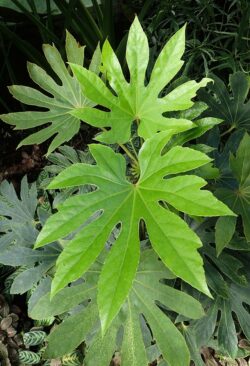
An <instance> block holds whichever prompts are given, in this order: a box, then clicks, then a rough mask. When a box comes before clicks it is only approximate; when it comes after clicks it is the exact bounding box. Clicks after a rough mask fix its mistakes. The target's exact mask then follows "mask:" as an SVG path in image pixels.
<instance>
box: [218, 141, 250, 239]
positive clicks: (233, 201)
mask: <svg viewBox="0 0 250 366" xmlns="http://www.w3.org/2000/svg"><path fill="white" fill-rule="evenodd" d="M249 151H250V137H249V135H248V134H245V135H244V137H243V139H242V140H241V143H240V145H239V148H238V150H237V152H236V156H234V155H231V156H230V167H231V170H232V173H233V175H234V177H235V179H236V182H235V185H234V186H232V187H228V188H224V187H222V188H218V189H217V191H216V194H217V196H218V197H219V198H220V199H221V200H222V201H224V202H225V203H227V204H228V205H229V207H231V208H232V210H234V211H235V212H237V213H238V214H239V215H240V216H241V217H242V221H243V227H244V234H245V236H246V238H247V240H248V241H250V205H249V199H250V160H249Z"/></svg>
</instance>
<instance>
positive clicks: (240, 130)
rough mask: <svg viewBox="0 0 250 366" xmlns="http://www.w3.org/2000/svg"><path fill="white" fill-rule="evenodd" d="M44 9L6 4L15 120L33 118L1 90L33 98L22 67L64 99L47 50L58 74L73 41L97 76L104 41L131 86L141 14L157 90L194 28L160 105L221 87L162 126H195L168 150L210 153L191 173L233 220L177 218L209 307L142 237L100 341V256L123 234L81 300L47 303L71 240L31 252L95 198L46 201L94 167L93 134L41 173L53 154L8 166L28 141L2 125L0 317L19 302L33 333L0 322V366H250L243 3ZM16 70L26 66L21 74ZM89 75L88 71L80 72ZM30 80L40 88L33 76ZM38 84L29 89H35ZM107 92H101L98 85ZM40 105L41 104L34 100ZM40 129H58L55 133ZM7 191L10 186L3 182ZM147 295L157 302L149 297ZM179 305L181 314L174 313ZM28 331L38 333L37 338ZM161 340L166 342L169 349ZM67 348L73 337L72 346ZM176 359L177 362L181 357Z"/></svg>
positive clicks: (9, 104) (4, 69)
mask: <svg viewBox="0 0 250 366" xmlns="http://www.w3.org/2000/svg"><path fill="white" fill-rule="evenodd" d="M41 4H42V2H36V1H34V0H30V1H28V0H27V1H21V0H11V2H6V1H2V2H0V7H1V16H0V30H1V36H0V53H1V56H2V60H3V62H2V66H1V69H0V77H1V80H2V86H3V87H2V88H1V96H0V102H1V107H2V113H4V114H6V113H8V112H15V111H17V110H18V111H20V108H21V109H22V110H23V112H24V113H28V112H27V110H26V107H25V105H24V104H19V102H18V101H13V100H12V99H11V98H10V96H9V94H8V93H7V89H6V88H5V85H9V84H21V83H23V84H26V85H27V83H28V85H30V87H34V84H32V83H30V81H29V80H28V74H27V72H26V65H25V63H26V61H27V60H28V61H30V62H32V63H35V64H37V65H38V66H39V67H40V68H39V69H38V68H37V75H39V73H40V72H41V70H42V69H43V70H44V71H43V72H46V73H47V74H48V76H47V78H48V79H47V80H49V83H50V82H51V80H55V82H56V83H58V85H60V80H59V79H60V75H59V74H58V72H57V71H58V70H54V71H56V72H54V71H53V67H52V69H51V68H50V66H49V63H48V62H47V61H46V59H45V58H44V56H43V53H42V51H41V44H42V43H48V44H52V43H53V44H54V47H50V46H46V47H47V49H49V50H51V52H52V51H53V52H57V51H56V49H58V50H59V52H58V53H57V55H58V59H59V58H60V55H61V56H62V59H63V61H65V62H66V61H67V60H69V61H71V62H72V61H73V62H74V63H77V62H76V60H74V59H70V49H69V47H68V50H67V46H66V52H65V46H64V39H65V29H68V30H69V31H70V33H71V34H73V36H74V37H75V39H77V41H79V43H80V44H84V45H86V46H87V47H86V50H85V60H84V65H85V66H87V67H89V65H90V68H91V67H92V69H93V67H94V66H93V63H92V66H91V59H92V56H93V53H94V51H95V50H96V47H97V45H98V42H99V43H100V45H101V46H102V45H103V43H104V42H105V39H106V38H108V40H109V42H110V44H111V46H112V47H113V48H114V49H115V51H116V54H117V56H118V59H119V61H120V64H121V67H122V69H123V72H124V75H125V77H127V75H128V71H129V70H128V67H127V65H126V62H125V45H126V40H127V30H128V29H129V26H130V23H131V22H132V20H133V18H134V14H135V13H137V14H138V16H139V19H140V21H141V22H142V25H143V28H144V30H145V32H146V34H147V36H148V39H149V46H150V52H149V66H148V68H147V70H146V72H147V73H146V80H149V77H150V74H151V72H152V69H153V65H154V62H155V60H156V58H157V56H158V54H159V52H160V50H161V49H162V47H163V46H164V44H165V43H166V41H167V40H168V39H169V38H170V37H171V36H172V35H173V33H175V32H176V31H177V30H178V29H180V28H181V27H182V26H183V25H184V24H185V23H187V40H186V52H185V54H184V60H185V61H186V63H185V67H184V69H183V70H181V72H179V73H178V74H177V76H176V78H175V79H174V81H173V82H172V83H171V84H170V85H168V86H167V87H166V88H165V89H164V91H163V92H164V95H165V94H168V95H169V93H170V94H171V92H173V90H174V89H175V88H176V87H178V86H179V85H181V84H182V83H185V82H187V81H189V80H190V79H192V78H195V79H196V80H200V79H201V78H202V77H209V78H211V79H213V80H214V83H213V84H212V83H209V84H208V86H207V88H206V89H201V90H200V91H199V92H198V97H197V99H196V103H195V104H194V106H193V107H191V106H188V108H189V109H187V110H183V111H175V112H173V111H168V112H167V113H166V115H165V117H166V118H168V119H175V118H181V119H188V120H192V121H193V123H195V124H196V128H195V133H190V131H186V132H183V133H182V134H180V135H177V136H176V137H174V138H172V139H171V141H170V142H169V144H168V146H167V148H168V149H170V148H174V146H176V145H182V146H183V148H191V149H195V150H196V151H197V153H206V154H207V155H208V156H209V157H210V158H211V159H213V162H210V163H209V164H206V165H205V166H201V167H198V166H197V167H195V168H194V170H193V172H192V174H193V173H194V174H195V175H197V176H198V177H200V178H202V179H206V181H207V182H208V184H207V186H206V189H208V190H209V191H211V192H212V193H213V194H214V195H215V196H217V197H218V198H219V199H220V200H221V201H223V202H224V203H225V204H227V205H228V207H229V208H230V209H231V210H233V211H234V212H236V213H237V214H238V216H237V218H236V217H233V216H225V217H220V218H219V219H216V218H208V217H206V218H198V217H197V216H196V215H195V214H194V213H193V214H191V215H187V214H186V213H185V214H184V215H183V219H184V220H185V222H186V223H187V224H188V225H189V227H190V228H191V229H192V230H193V231H194V232H195V234H196V235H197V236H198V237H199V238H200V240H201V241H202V243H203V248H202V249H201V250H200V253H201V256H202V258H203V261H204V264H205V265H204V268H205V275H206V280H207V283H208V287H209V290H210V292H211V293H212V295H213V298H208V297H206V296H204V295H202V294H201V293H200V292H198V291H197V290H195V289H193V288H191V286H189V285H188V284H187V283H185V282H183V281H181V280H180V279H177V278H176V277H175V276H174V275H173V274H172V273H170V272H169V271H168V270H167V269H166V268H165V267H164V266H163V265H162V263H161V262H160V261H158V260H157V257H156V256H155V255H154V254H153V253H152V250H151V249H150V244H149V240H148V237H141V238H140V239H141V240H140V246H141V250H142V253H143V254H142V260H141V263H140V267H139V269H138V271H137V274H136V280H135V281H134V282H133V287H132V289H131V291H130V292H129V296H128V300H127V302H126V303H125V304H124V306H123V307H122V308H121V309H120V312H119V314H118V316H117V317H116V318H115V320H114V321H113V322H112V324H111V327H110V328H109V329H108V330H107V333H106V334H105V337H102V331H101V325H100V323H99V322H97V321H96V319H97V300H96V297H97V290H96V283H97V280H98V278H99V276H100V273H101V271H102V268H103V263H104V261H105V248H106V249H108V248H110V247H112V245H113V243H114V242H115V240H116V239H117V237H118V234H119V228H118V230H117V231H114V232H112V235H111V236H110V237H109V238H108V240H107V241H106V243H105V248H104V250H103V251H102V252H101V254H100V256H99V257H98V261H97V262H95V264H93V265H92V267H90V269H89V270H88V271H87V272H86V273H85V275H84V276H83V277H82V279H80V280H78V281H76V282H75V283H74V286H71V287H66V288H65V289H63V290H62V291H61V292H59V293H58V294H57V295H55V297H54V298H53V299H52V300H51V299H50V296H49V291H50V287H51V281H52V280H53V278H54V275H55V263H56V260H57V258H58V256H59V255H60V253H61V252H62V249H63V248H64V247H65V246H66V245H67V243H68V242H69V241H70V240H71V239H72V237H71V236H70V235H69V236H68V237H66V238H64V239H63V240H62V239H61V238H59V239H58V238H56V239H57V240H55V241H54V242H53V243H51V244H49V245H47V246H46V247H43V248H37V249H35V250H33V249H32V248H33V245H34V242H35V241H36V238H37V235H38V233H39V232H40V230H41V228H42V227H43V226H44V224H45V222H46V220H47V219H48V218H49V217H50V216H51V214H52V213H54V212H55V211H56V210H57V207H58V206H60V204H62V203H63V202H65V200H66V199H67V198H68V197H70V196H72V195H77V196H78V195H83V194H86V193H91V192H92V188H91V186H83V187H82V186H80V185H78V184H76V185H75V186H74V187H69V188H66V189H58V190H56V191H55V190H48V191H46V190H45V188H46V187H47V185H48V184H49V182H51V180H52V179H53V178H54V177H55V175H57V174H58V173H60V172H62V171H63V170H64V169H65V168H66V167H67V168H68V169H70V167H71V166H72V164H74V163H79V162H83V163H87V164H93V162H94V160H93V157H92V156H91V154H90V153H89V151H88V149H87V148H86V144H87V143H88V142H90V141H91V138H92V137H93V136H94V135H95V134H96V132H97V131H96V129H95V128H91V127H87V125H84V124H81V127H80V129H79V128H78V133H77V135H76V136H75V137H74V138H73V140H71V142H70V145H71V146H67V145H64V146H61V147H59V149H57V150H56V151H55V152H53V153H50V154H48V157H47V159H45V158H43V157H41V156H42V155H43V154H44V153H45V152H46V151H47V150H48V146H49V145H48V143H47V142H45V143H43V144H42V145H41V146H40V147H39V149H41V152H40V150H38V148H37V147H36V146H35V147H32V148H27V147H22V148H21V153H15V155H14V156H12V155H11V157H10V159H9V158H8V161H7V159H6V156H10V155H8V154H9V147H8V146H10V143H9V142H10V141H11V142H12V143H11V146H12V147H11V149H12V152H13V141H14V143H15V144H16V145H17V144H18V143H19V142H20V140H23V139H24V138H26V137H27V134H26V132H25V131H23V130H21V131H19V132H14V131H13V129H12V128H11V127H8V125H7V124H4V123H3V122H0V123H1V124H0V131H1V134H2V137H3V138H2V141H3V144H1V154H2V156H3V159H2V160H3V161H2V162H1V163H0V168H1V169H2V171H1V174H0V180H3V182H2V183H1V185H0V218H1V219H0V232H1V234H0V235H1V236H0V262H1V265H2V266H1V268H0V271H1V272H0V276H1V291H2V293H3V294H4V297H5V298H3V299H0V301H2V302H3V303H4V304H5V305H4V306H3V307H2V308H3V309H7V310H8V306H9V305H8V304H7V303H9V304H18V306H21V314H23V313H25V311H26V310H22V309H23V308H22V306H23V307H24V309H25V307H26V306H25V305H24V304H23V303H24V300H23V298H24V297H25V298H26V301H27V304H28V314H29V317H30V318H32V319H33V323H32V324H30V323H29V325H27V326H24V323H25V322H23V320H22V319H23V315H20V313H19V315H18V316H19V317H20V319H21V320H17V318H16V317H15V316H14V315H11V316H10V314H11V312H10V311H9V310H8V311H7V310H5V313H1V314H0V316H1V326H0V327H2V326H3V327H4V329H3V328H1V332H4V337H5V338H4V341H1V345H3V346H2V348H1V347H0V355H1V356H0V357H2V359H4V360H5V361H4V362H6V364H8V363H7V362H12V363H11V364H14V361H13V360H14V358H13V359H12V360H11V361H8V359H9V356H11V357H12V356H13V355H16V353H15V352H14V351H13V350H16V349H18V348H19V350H20V353H19V355H20V360H21V362H22V363H23V364H41V365H42V364H43V365H49V364H51V365H52V364H56V365H81V364H83V362H84V364H85V365H98V364H101V365H107V366H108V365H109V362H110V360H111V359H112V360H113V361H112V362H113V364H114V365H119V364H120V358H121V357H122V358H123V363H124V364H125V365H126V364H129V365H136V366H138V365H139V366H145V365H146V364H147V363H149V364H150V365H153V366H155V365H160V366H166V365H167V364H166V362H165V361H164V360H163V358H166V359H167V360H168V363H169V365H174V366H176V365H179V364H180V365H181V366H183V364H184V362H187V360H188V357H189V356H188V354H189V353H190V355H191V360H192V362H193V364H195V365H196V366H204V365H209V366H211V365H225V366H226V365H237V364H240V365H243V366H245V365H247V363H248V356H249V355H250V351H249V350H250V347H249V342H250V331H249V330H250V315H249V309H250V297H249V281H250V273H249V251H250V246H249V240H250V221H249V217H250V208H249V207H250V205H249V182H250V163H249V153H250V138H249V135H248V133H249V123H250V120H249V115H250V101H249V85H250V83H249V64H250V51H249V41H250V35H249V29H250V27H249V21H250V5H249V2H248V1H247V0H235V1H231V0H230V1H229V0H227V1H224V2H223V4H221V3H220V2H217V1H214V0H213V1H212V0H203V1H178V2H177V1H140V0H138V1H132V0H131V1H119V5H118V4H117V2H115V1H114V2H113V1H111V0H110V1H105V0H103V1H102V2H101V3H98V2H97V1H89V2H88V1H80V0H78V1H72V2H67V1H65V0H54V1H46V2H43V4H42V5H43V6H41ZM73 36H72V37H71V36H70V35H68V40H69V37H71V44H73V43H74V47H75V49H76V48H77V47H78V45H77V43H76V41H75V40H74V38H73ZM68 44H69V43H68ZM104 47H106V52H107V53H108V52H110V50H109V48H108V45H107V43H106V46H104ZM97 50H98V48H97ZM96 52H97V53H96V57H94V65H95V66H96V70H97V71H96V72H97V74H98V64H99V62H100V61H98V51H96ZM80 53H81V57H82V55H83V49H81V48H79V58H80ZM66 56H67V57H66ZM16 59H18V60H19V61H18V63H17V62H16ZM60 63H61V70H63V71H62V72H64V71H65V70H66V73H67V74H66V75H67V77H66V82H67V81H68V80H71V78H72V74H71V72H70V70H69V69H66V67H65V66H64V63H63V62H62V61H60ZM82 63H83V60H82V59H81V60H80V61H79V64H82ZM33 67H34V66H33ZM31 73H32V74H33V76H34V70H33V71H31ZM56 74H57V75H56ZM58 76H59V79H58ZM37 77H38V76H34V78H35V79H37ZM51 78H52V79H51ZM103 80H104V81H105V82H106V83H107V79H106V78H105V77H104V76H103ZM35 81H36V80H35ZM61 81H62V79H61ZM75 81H76V80H75ZM111 82H112V80H111ZM29 83H30V84H29ZM38 84H39V83H38ZM41 86H43V85H41V84H39V86H38V91H37V93H40V91H41V89H40V87H41ZM46 87H47V90H46ZM46 87H45V88H44V89H45V94H44V100H46V101H47V100H48V99H47V98H48V95H47V93H48V92H50V91H49V90H48V85H47V86H46ZM19 88H20V87H19V86H18V87H16V89H14V90H13V93H14V94H16V97H17V99H19V100H20V101H21V102H26V101H27V99H26V98H27V96H24V94H22V93H20V91H21V89H19ZM58 88H59V87H58ZM29 90H31V89H29ZM58 90H59V89H58ZM26 91H28V89H26ZM116 91H117V90H116ZM21 94H22V95H21ZM59 94H60V93H59ZM33 96H34V91H32V92H31V93H30V94H29V98H31V97H33ZM40 96H41V94H39V96H38V98H37V99H39V98H40ZM66 98H67V96H66ZM69 99H70V98H69ZM28 104H29V103H28ZM30 104H32V105H35V106H37V104H34V103H30ZM41 104H42V105H41V107H44V106H45V105H44V104H43V103H42V102H41ZM100 104H101V103H100ZM190 107H191V108H190ZM31 110H36V107H35V108H34V107H31ZM23 112H22V113H23ZM36 112H37V110H36ZM33 113H34V112H33ZM42 113H44V112H42ZM46 113H47V112H46ZM71 118H72V117H71ZM73 118H75V117H73ZM44 122H48V120H45V121H44ZM44 126H45V128H47V129H48V128H51V125H49V126H48V125H47V124H44ZM22 127H23V126H22ZM33 127H35V126H33ZM60 132H62V133H61V136H62V138H61V139H59V140H60V141H59V140H58V141H57V143H56V144H55V143H54V145H50V146H51V150H50V151H49V152H51V151H52V150H54V149H55V148H56V147H57V146H59V145H60V144H62V143H64V142H65V141H67V140H69V139H70V138H71V137H72V136H73V134H74V133H73V132H77V131H73V130H70V131H68V133H69V134H70V136H67V135H66V134H67V131H66V134H65V133H64V132H63V131H62V130H61V129H60ZM132 132H133V128H132ZM33 133H35V134H37V133H38V130H37V129H36V128H35V129H34V130H33ZM35 136H37V135H35ZM45 137H46V139H47V138H49V137H50V136H49V134H48V135H46V136H45ZM3 139H4V140H3ZM42 140H44V138H42V139H40V140H39V141H38V140H37V139H36V137H35V139H34V140H30V143H31V144H33V143H40V142H42ZM2 141H1V142H2ZM112 142H113V141H112ZM49 143H51V140H49ZM52 144H53V143H52ZM133 144H134V148H135V151H136V152H137V151H138V147H139V145H140V140H139V139H137V138H135V139H134V140H133ZM72 146H73V147H72ZM112 148H113V149H114V151H116V152H120V153H121V152H122V151H123V150H122V148H121V147H119V146H118V145H117V144H113V145H112ZM125 148H126V150H127V151H126V152H127V153H128V155H127V157H126V167H127V173H128V176H130V177H131V179H133V177H136V174H137V173H138V171H137V167H136V165H133V164H132V166H131V165H130V163H131V159H130V157H129V155H130V156H131V154H132V155H133V154H134V153H135V151H134V150H133V146H132V144H130V143H128V144H126V146H125ZM170 151H171V150H170ZM9 165H10V166H9ZM25 173H28V179H27V177H24V178H22V177H23V175H24V174H25ZM4 178H8V181H7V180H4ZM20 181H21V182H20ZM28 182H32V183H31V184H30V183H28ZM78 197H80V196H78ZM171 209H172V208H171ZM156 269H157V271H155V270H156ZM155 272H156V273H155ZM148 283H150V289H147V288H146V287H147V286H148ZM149 294H150V295H149ZM171 298H174V299H175V301H174V302H173V301H172V302H171ZM199 302H200V303H201V305H202V308H203V309H204V312H203V310H202V308H201V306H200V305H199ZM20 304H21V305H20ZM135 304H136V306H135ZM11 306H12V305H11ZM13 313H14V311H13ZM86 314H88V315H87V316H86ZM10 318H11V319H12V320H10ZM6 319H7V321H6ZM13 319H14V320H13ZM2 320H4V321H2ZM28 321H29V322H30V321H31V320H28ZM6 322H7V323H6ZM8 322H9V323H8ZM11 322H13V324H12V323H11ZM172 322H173V323H174V324H175V326H173V323H172ZM2 324H3V325H2ZM5 324H7V328H6V325H5ZM25 324H26V323H25ZM34 326H35V329H33V328H32V327H34ZM11 327H12V328H11ZM9 328H11V329H10V330H9ZM31 328H32V329H31ZM78 328H79V329H78ZM13 329H14V330H15V329H17V332H16V333H17V334H19V333H20V337H21V339H22V341H20V343H18V339H16V338H15V339H14V338H13V337H14V336H12V334H14V333H13V332H14V331H13ZM166 330H167V331H166ZM39 332H40V333H39ZM16 333H15V336H16ZM166 333H168V337H170V338H168V339H171V341H168V340H166ZM1 334H2V333H1ZM6 334H7V336H6ZM47 334H49V337H48V345H47V343H46V345H47V348H46V351H45V347H44V346H45V343H44V340H45V337H46V335H47ZM65 334H70V335H71V336H70V337H68V338H67V339H68V341H67V342H65V338H66V337H65ZM184 339H185V341H184ZM13 341H14V343H13ZM185 342H186V343H185ZM14 344H17V346H16V345H14ZM180 349H181V350H182V353H181V354H179V352H176V350H180ZM117 351H118V352H117ZM165 355H167V356H166V357H165ZM13 357H14V356H13ZM83 359H84V361H83ZM1 361H2V360H1Z"/></svg>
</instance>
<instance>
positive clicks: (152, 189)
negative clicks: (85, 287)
mask: <svg viewBox="0 0 250 366" xmlns="http://www.w3.org/2000/svg"><path fill="white" fill-rule="evenodd" d="M170 138H171V132H168V131H163V132H161V133H158V134H156V135H155V136H154V137H152V138H150V139H148V140H147V141H146V142H145V143H144V145H143V147H142V149H141V150H140V152H139V157H138V159H139V165H140V171H141V175H140V179H139V180H138V182H137V183H135V184H133V183H131V182H129V181H128V180H127V179H126V175H125V173H126V162H125V159H124V157H123V156H122V155H121V154H117V153H115V152H114V151H113V150H112V149H111V148H109V147H107V146H102V145H95V144H92V145H90V151H91V154H92V155H93V157H94V159H95V161H96V165H89V164H81V163H79V164H74V165H72V166H71V167H69V168H67V169H65V170H64V171H63V172H61V173H60V174H59V175H58V176H57V177H56V178H55V180H54V181H53V182H52V183H51V184H50V185H49V187H50V188H65V187H72V186H75V185H85V184H91V185H94V186H96V187H97V189H96V191H94V192H91V193H87V194H83V195H76V196H73V197H70V198H69V199H67V200H66V201H65V202H64V203H63V204H62V205H61V206H59V212H58V213H56V214H55V215H53V216H51V217H50V218H49V219H48V221H47V222H46V225H45V227H44V228H43V230H42V231H41V232H40V234H39V237H38V239H37V243H36V247H41V246H43V245H46V244H48V243H50V242H53V241H54V240H56V239H59V238H63V237H66V236H67V235H68V234H69V233H72V232H74V231H75V230H76V229H77V233H76V235H75V236H74V238H73V239H72V240H71V241H70V242H69V243H68V244H67V246H66V247H65V249H64V251H63V252H62V254H61V255H60V256H59V258H58V261H57V271H56V275H55V278H54V280H53V286H52V293H53V294H55V293H56V292H58V291H59V290H60V289H61V288H63V287H64V286H65V285H67V284H68V283H69V282H72V281H74V280H76V279H77V278H79V277H80V276H81V275H82V274H83V273H84V272H85V271H87V270H88V268H89V267H90V265H91V264H92V263H93V262H94V261H95V259H96V258H97V256H98V255H99V254H100V252H101V250H102V249H103V247H104V244H105V242H106V241H107V240H108V238H109V236H110V233H111V232H112V230H113V229H114V228H115V227H116V225H117V224H121V227H120V230H119V236H118V238H117V239H116V241H115V244H114V245H113V247H112V250H111V251H110V254H109V255H108V257H107V259H106V262H105V264H104V267H103V270H102V274H101V276H100V279H99V285H98V287H99V294H98V305H99V309H100V315H101V321H102V324H103V328H104V329H105V328H106V327H108V325H109V324H110V323H111V321H112V319H113V318H114V316H115V315H116V314H117V312H118V310H119V309H120V307H121V305H122V303H123V302H124V300H125V298H126V296H127V294H128V292H129V289H130V287H131V285H132V281H133V279H134V276H135V273H136V269H137V265H138V262H139V256H140V248H139V223H140V221H141V220H143V221H144V222H145V224H146V228H147V232H148V235H149V237H150V240H151V243H152V246H153V248H154V249H155V251H156V252H157V253H158V255H159V257H160V258H161V259H162V261H163V262H164V263H165V264H166V266H167V267H169V268H170V270H171V271H172V272H173V273H174V274H175V275H176V276H178V277H181V278H182V279H184V280H185V281H186V282H188V283H190V284H191V285H192V286H194V287H195V288H197V289H199V290H200V291H203V292H204V293H206V294H209V291H208V289H207V285H206V281H205V277H204V271H203V266H202V259H201V257H200V255H199V254H198V252H197V249H198V248H199V247H200V246H201V241H200V239H199V238H198V237H197V236H196V234H195V233H194V232H193V231H192V230H191V229H190V228H189V227H188V225H187V224H186V223H185V222H184V221H183V220H182V219H181V217H179V216H178V214H176V213H174V212H172V210H171V209H170V208H171V206H174V207H175V208H176V209H177V210H180V211H183V212H185V213H187V214H191V215H197V216H204V215H206V216H217V215H231V214H233V213H232V211H230V210H229V209H228V208H227V207H226V206H225V205H224V204H223V203H221V202H219V201H218V200H217V199H216V198H215V197H214V196H213V195H212V194H211V193H210V192H208V191H206V190H200V188H202V187H203V186H205V185H206V181H204V180H203V179H202V178H199V177H197V176H194V175H181V176H174V177H172V175H173V174H174V175H176V174H178V173H183V172H185V171H188V170H191V169H194V168H197V167H199V166H202V165H204V164H207V163H208V162H209V161H210V159H209V158H208V157H207V156H206V155H205V154H203V153H201V152H199V151H195V150H192V149H190V148H184V147H180V146H177V147H174V148H172V149H171V150H169V151H168V152H167V153H166V154H164V155H161V152H162V150H163V148H164V146H165V145H166V143H167V142H168V140H169V139H170ZM166 176H168V178H167V179H163V178H164V177H166ZM162 201H164V202H166V204H165V206H166V205H167V206H166V207H163V206H162V204H161V202H162ZM169 205H170V206H169ZM93 215H94V216H93ZM83 224H84V226H83V227H82V225H83Z"/></svg>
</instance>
